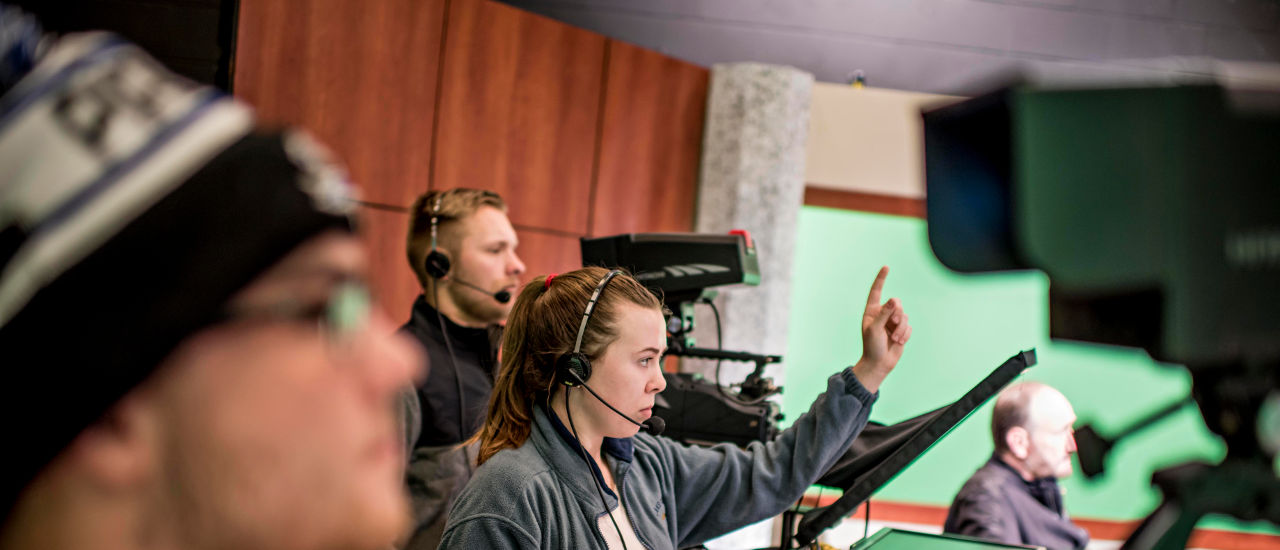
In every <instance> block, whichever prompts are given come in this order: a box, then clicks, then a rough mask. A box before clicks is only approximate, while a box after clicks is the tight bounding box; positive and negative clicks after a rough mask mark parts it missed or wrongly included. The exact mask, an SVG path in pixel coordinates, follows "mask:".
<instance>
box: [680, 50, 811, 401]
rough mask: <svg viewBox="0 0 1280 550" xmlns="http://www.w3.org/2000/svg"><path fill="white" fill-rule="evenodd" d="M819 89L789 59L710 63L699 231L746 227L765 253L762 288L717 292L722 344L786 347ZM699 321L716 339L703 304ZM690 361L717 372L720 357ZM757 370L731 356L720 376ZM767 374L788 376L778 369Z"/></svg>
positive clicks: (700, 329)
mask: <svg viewBox="0 0 1280 550" xmlns="http://www.w3.org/2000/svg"><path fill="white" fill-rule="evenodd" d="M812 89H813V75H810V74H809V73H806V72H803V71H800V70H797V69H793V68H790V67H781V66H775V65H762V64H758V63H737V64H727V65H715V66H714V67H712V69H711V89H710V92H709V93H708V99H707V122H706V130H705V138H704V140H703V145H702V174H701V178H700V182H699V187H698V213H697V224H696V226H697V231H698V232H700V233H723V232H727V231H729V230H730V229H746V230H748V231H750V232H751V236H752V237H753V239H754V240H755V242H756V249H757V252H758V254H759V257H760V279H761V283H760V286H758V287H742V288H732V289H725V290H723V291H722V292H721V296H720V298H718V299H717V304H718V305H719V306H720V315H721V318H722V320H723V322H724V327H723V328H724V348H725V349H731V350H736V351H749V352H753V353H764V354H777V355H782V354H785V353H786V349H787V324H788V321H789V320H790V317H791V265H792V257H793V255H794V251H795V235H796V219H797V216H798V214H799V211H800V206H801V204H803V202H804V163H805V139H806V137H807V135H808V126H809V102H810V97H811V94H812ZM696 323H697V329H696V332H695V336H697V338H698V345H700V346H714V345H715V324H714V319H713V317H712V316H711V315H710V313H709V312H706V311H702V310H701V309H700V310H699V312H698V316H697V318H696ZM688 363H689V365H688V366H687V367H685V369H684V370H687V371H694V372H703V373H704V374H705V375H706V376H708V377H710V376H712V375H713V374H714V372H713V369H714V362H704V361H688ZM751 368H752V367H751V366H750V365H747V364H743V363H725V364H724V366H723V368H722V372H721V377H722V378H723V381H725V382H735V383H736V382H740V381H742V379H743V377H745V376H746V375H747V373H749V372H750V371H751ZM766 372H769V376H771V377H773V378H774V380H775V381H776V382H778V383H779V384H781V383H782V380H781V375H782V372H781V369H778V368H776V367H771V368H770V370H769V371H766Z"/></svg>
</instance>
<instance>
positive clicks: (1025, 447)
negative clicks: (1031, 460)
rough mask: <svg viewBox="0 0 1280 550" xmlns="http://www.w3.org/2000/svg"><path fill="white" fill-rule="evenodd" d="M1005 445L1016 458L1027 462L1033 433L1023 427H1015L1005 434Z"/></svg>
mask: <svg viewBox="0 0 1280 550" xmlns="http://www.w3.org/2000/svg"><path fill="white" fill-rule="evenodd" d="M1004 443H1005V446H1007V447H1008V448H1009V453H1010V454H1012V455H1013V456H1014V457H1015V458H1017V459H1018V460H1026V459H1027V455H1028V454H1029V453H1030V448H1031V433H1030V432H1028V431H1027V429H1026V428H1023V427H1022V426H1014V427H1012V428H1009V431H1008V432H1005V434H1004Z"/></svg>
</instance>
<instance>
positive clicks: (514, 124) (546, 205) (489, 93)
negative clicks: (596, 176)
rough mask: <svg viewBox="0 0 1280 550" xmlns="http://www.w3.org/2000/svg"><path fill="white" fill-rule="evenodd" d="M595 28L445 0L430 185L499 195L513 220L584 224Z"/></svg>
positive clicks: (566, 227) (595, 88)
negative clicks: (444, 33)
mask: <svg viewBox="0 0 1280 550" xmlns="http://www.w3.org/2000/svg"><path fill="white" fill-rule="evenodd" d="M604 43H605V39H604V37H603V36H600V35H598V34H595V33H592V32H589V31H585V30H582V29H577V28H574V27H570V26H569V25H566V24H564V23H560V22H557V21H552V20H550V19H547V18H544V17H540V16H536V15H533V14H530V13H527V12H523V11H520V10H517V9H515V8H512V7H510V6H506V5H503V4H498V3H496V2H489V1H486V0H452V2H451V4H450V7H449V18H448V36H447V38H446V45H445V52H444V70H443V72H442V74H443V82H442V86H441V89H440V107H439V108H440V120H439V127H438V129H437V134H436V135H437V138H436V142H435V143H436V152H435V155H436V159H435V169H434V176H433V179H434V186H435V187H436V188H440V189H447V188H451V187H478V188H482V189H492V190H494V191H497V192H498V193H500V194H502V196H503V197H504V198H505V199H506V200H507V203H508V204H509V205H510V206H511V208H510V213H511V219H512V221H513V222H515V223H516V224H521V225H529V226H534V227H542V228H549V229H554V230H558V231H565V232H570V233H576V234H582V233H585V232H586V231H587V216H588V209H589V206H590V204H589V196H590V191H591V178H592V162H593V151H594V150H595V142H596V131H597V118H598V116H599V108H598V106H599V104H600V87H601V83H602V78H601V76H602V72H603V69H602V65H603V59H604V57H603V56H604Z"/></svg>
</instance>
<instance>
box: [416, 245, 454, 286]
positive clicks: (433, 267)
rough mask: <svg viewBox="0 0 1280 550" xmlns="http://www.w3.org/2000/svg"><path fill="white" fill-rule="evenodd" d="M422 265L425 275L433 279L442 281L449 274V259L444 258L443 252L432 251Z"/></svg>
mask: <svg viewBox="0 0 1280 550" xmlns="http://www.w3.org/2000/svg"><path fill="white" fill-rule="evenodd" d="M422 263H423V266H422V267H423V269H425V270H426V272H427V275H430V276H431V277H432V278H433V279H443V278H444V276H445V275H448V274H449V257H448V256H445V255H444V252H441V251H439V250H434V249H433V250H432V251H431V252H430V253H429V254H427V259H426V260H424V261H423V262H422Z"/></svg>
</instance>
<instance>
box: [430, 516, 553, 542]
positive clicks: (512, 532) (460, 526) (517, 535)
mask: <svg viewBox="0 0 1280 550" xmlns="http://www.w3.org/2000/svg"><path fill="white" fill-rule="evenodd" d="M538 544H539V543H538V538H537V537H535V536H533V534H532V533H530V532H528V531H527V530H525V529H524V528H523V527H521V526H520V525H518V524H516V522H514V521H512V520H510V519H508V518H506V517H503V516H501V515H498V514H477V515H474V516H471V517H468V518H467V519H465V520H462V521H460V522H458V523H456V524H454V525H451V526H449V529H448V530H447V531H445V532H444V538H442V539H440V548H486V549H493V550H505V549H517V548H537V547H538Z"/></svg>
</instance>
